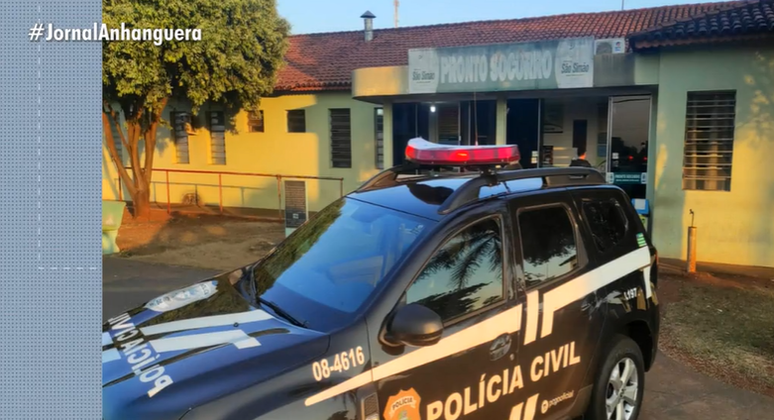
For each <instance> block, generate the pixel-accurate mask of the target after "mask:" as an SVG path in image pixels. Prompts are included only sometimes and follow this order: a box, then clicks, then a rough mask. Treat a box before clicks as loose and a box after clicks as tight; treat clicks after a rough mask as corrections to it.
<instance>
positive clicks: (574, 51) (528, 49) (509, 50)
mask: <svg viewBox="0 0 774 420" xmlns="http://www.w3.org/2000/svg"><path fill="white" fill-rule="evenodd" d="M408 54H409V57H408V81H409V93H440V92H486V91H488V92H492V91H506V90H532V89H568V88H588V87H593V85H594V38H571V39H559V40H551V41H541V42H526V43H515V44H492V45H475V46H466V47H447V48H419V49H411V50H409V52H408Z"/></svg>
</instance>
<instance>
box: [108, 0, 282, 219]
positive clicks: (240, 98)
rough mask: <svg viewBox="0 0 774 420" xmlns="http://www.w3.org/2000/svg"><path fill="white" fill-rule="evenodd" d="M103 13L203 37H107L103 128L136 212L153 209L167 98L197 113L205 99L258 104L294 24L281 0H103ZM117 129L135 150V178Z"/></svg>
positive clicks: (116, 22)
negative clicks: (158, 147) (197, 31)
mask: <svg viewBox="0 0 774 420" xmlns="http://www.w3.org/2000/svg"><path fill="white" fill-rule="evenodd" d="M102 13H103V23H105V24H106V25H107V27H108V28H109V29H114V28H115V29H120V28H121V24H122V23H124V24H125V25H126V27H127V28H137V29H157V28H167V29H183V30H185V29H201V39H200V40H199V41H195V40H192V39H189V40H183V41H178V40H174V39H173V40H171V41H168V40H167V39H166V38H165V39H164V41H163V43H162V44H161V45H159V46H157V45H155V44H154V42H150V41H120V42H107V41H104V42H103V46H102V61H103V64H102V86H103V88H102V96H103V115H102V123H103V130H104V133H105V137H106V143H107V147H108V151H109V153H110V157H111V159H112V160H113V162H115V165H116V168H117V170H118V173H119V176H120V177H121V180H122V181H123V183H124V185H126V188H127V190H128V191H129V195H130V196H131V198H132V204H133V205H132V207H133V209H134V216H135V217H138V216H142V215H145V214H147V213H148V212H149V211H150V182H151V177H152V175H153V157H154V152H155V149H156V132H157V130H158V127H159V125H166V121H164V120H163V118H162V112H163V110H164V108H165V107H166V105H167V102H168V101H169V100H170V99H173V98H174V99H182V100H185V101H186V102H188V103H190V104H191V106H192V109H191V111H192V113H194V114H196V113H197V112H198V110H199V109H200V107H201V106H202V105H204V104H205V103H217V104H221V105H223V107H224V108H227V109H245V110H248V111H253V110H257V108H258V106H259V102H260V98H261V97H263V96H266V95H267V94H270V93H271V92H272V91H273V88H274V84H275V82H276V76H277V73H278V71H279V69H280V67H281V66H282V64H283V57H284V54H285V52H286V51H287V47H288V41H287V37H288V33H289V31H290V25H289V24H288V23H287V21H285V19H283V18H281V17H280V16H279V15H278V14H277V7H276V1H275V0H103V1H102ZM121 117H123V120H124V124H121ZM124 128H125V130H126V131H125V132H124ZM114 131H115V133H117V135H118V136H119V138H120V140H121V143H122V144H123V147H124V149H125V150H126V151H127V153H128V154H129V162H130V166H131V172H132V174H131V176H130V175H129V173H128V170H127V168H126V167H125V166H124V164H123V162H122V160H121V159H120V158H119V156H120V155H119V154H118V150H117V148H116V146H115V142H114ZM144 152H145V153H144ZM143 155H144V156H143Z"/></svg>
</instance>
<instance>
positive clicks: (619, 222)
mask: <svg viewBox="0 0 774 420" xmlns="http://www.w3.org/2000/svg"><path fill="white" fill-rule="evenodd" d="M583 216H584V218H585V219H586V221H587V222H588V224H589V228H590V229H591V236H592V237H593V238H594V243H595V244H596V245H597V249H598V250H599V251H600V252H606V251H608V250H610V249H613V248H614V247H615V246H616V245H618V244H619V243H620V242H621V240H622V239H623V238H624V237H625V236H626V231H627V228H628V222H627V219H626V215H625V214H624V213H623V208H621V205H620V204H619V203H618V201H617V200H616V199H614V198H610V199H608V200H584V201H583Z"/></svg>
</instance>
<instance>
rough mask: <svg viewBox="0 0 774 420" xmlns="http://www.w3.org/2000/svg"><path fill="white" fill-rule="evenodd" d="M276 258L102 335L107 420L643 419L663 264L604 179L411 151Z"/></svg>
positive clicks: (497, 153)
mask: <svg viewBox="0 0 774 420" xmlns="http://www.w3.org/2000/svg"><path fill="white" fill-rule="evenodd" d="M406 157H407V161H408V163H407V164H406V165H402V166H399V167H395V168H391V169H389V170H386V171H383V172H382V173H380V174H378V175H377V176H375V177H374V178H373V179H371V180H370V181H368V182H366V183H365V184H364V185H362V186H361V187H360V188H359V189H357V190H356V191H354V192H352V193H351V194H348V195H347V196H345V197H343V198H341V199H339V200H338V201H336V202H334V203H333V204H331V205H329V206H328V207H326V208H325V209H324V210H322V211H320V212H319V213H318V214H316V215H315V216H314V217H312V218H311V219H310V220H309V221H308V222H307V223H305V224H304V225H302V226H301V227H300V228H298V229H297V230H295V231H294V232H293V233H292V234H291V235H289V236H288V238H287V239H286V240H285V241H283V242H282V243H281V244H280V245H279V246H277V247H276V248H275V249H274V250H272V252H270V253H269V254H268V255H267V256H266V257H264V258H263V259H262V260H260V261H258V262H256V263H254V264H251V265H249V266H246V267H242V268H240V269H237V270H235V271H233V272H228V273H224V274H222V275H219V276H217V277H214V278H211V279H207V280H206V281H201V282H199V283H196V284H193V285H192V286H190V287H187V288H184V289H180V290H177V291H174V292H171V293H168V294H166V295H163V296H160V297H158V298H157V299H154V300H152V301H150V302H147V303H146V304H145V305H143V306H142V307H139V308H136V309H133V310H130V311H128V312H126V313H123V314H119V315H118V316H116V317H114V318H112V319H110V320H109V321H108V322H106V323H105V324H104V326H103V335H102V349H103V353H102V369H103V370H102V382H103V391H102V396H103V407H104V408H103V419H104V420H124V419H142V420H162V419H163V420H178V419H183V420H242V419H245V420H247V419H260V420H266V419H277V420H347V419H351V420H379V419H384V420H439V419H446V420H458V419H459V420H473V419H487V420H494V419H510V420H533V419H573V418H577V417H584V418H587V419H616V420H620V419H626V420H634V419H636V418H637V416H638V414H639V412H640V407H641V404H642V398H643V392H644V385H645V382H644V381H645V372H646V371H648V370H649V369H650V367H651V366H652V364H653V362H654V359H655V355H656V349H657V342H658V331H659V310H658V302H657V300H656V287H657V276H656V271H657V262H658V259H657V254H656V250H655V248H654V247H653V246H652V245H651V242H650V239H649V237H648V234H647V233H646V231H645V229H644V227H643V225H642V222H641V221H640V219H639V217H638V216H637V214H636V212H635V211H634V209H633V208H632V206H631V204H630V202H629V199H628V197H627V196H626V194H625V193H624V192H623V191H622V190H621V189H619V188H617V187H615V186H611V185H607V184H606V183H605V180H604V178H603V177H602V176H601V174H600V173H599V172H597V171H595V170H594V169H590V168H574V167H573V168H555V169H545V168H543V169H515V170H511V169H508V167H510V166H513V165H514V164H515V162H518V160H519V153H518V148H517V147H516V146H474V147H463V146H442V145H437V144H433V143H429V142H426V141H424V140H421V139H414V140H411V141H410V143H409V145H408V147H407V149H406Z"/></svg>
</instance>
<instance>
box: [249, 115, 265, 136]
mask: <svg viewBox="0 0 774 420" xmlns="http://www.w3.org/2000/svg"><path fill="white" fill-rule="evenodd" d="M247 130H248V131H249V132H251V133H263V110H260V111H258V112H255V111H250V112H248V113H247Z"/></svg>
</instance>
